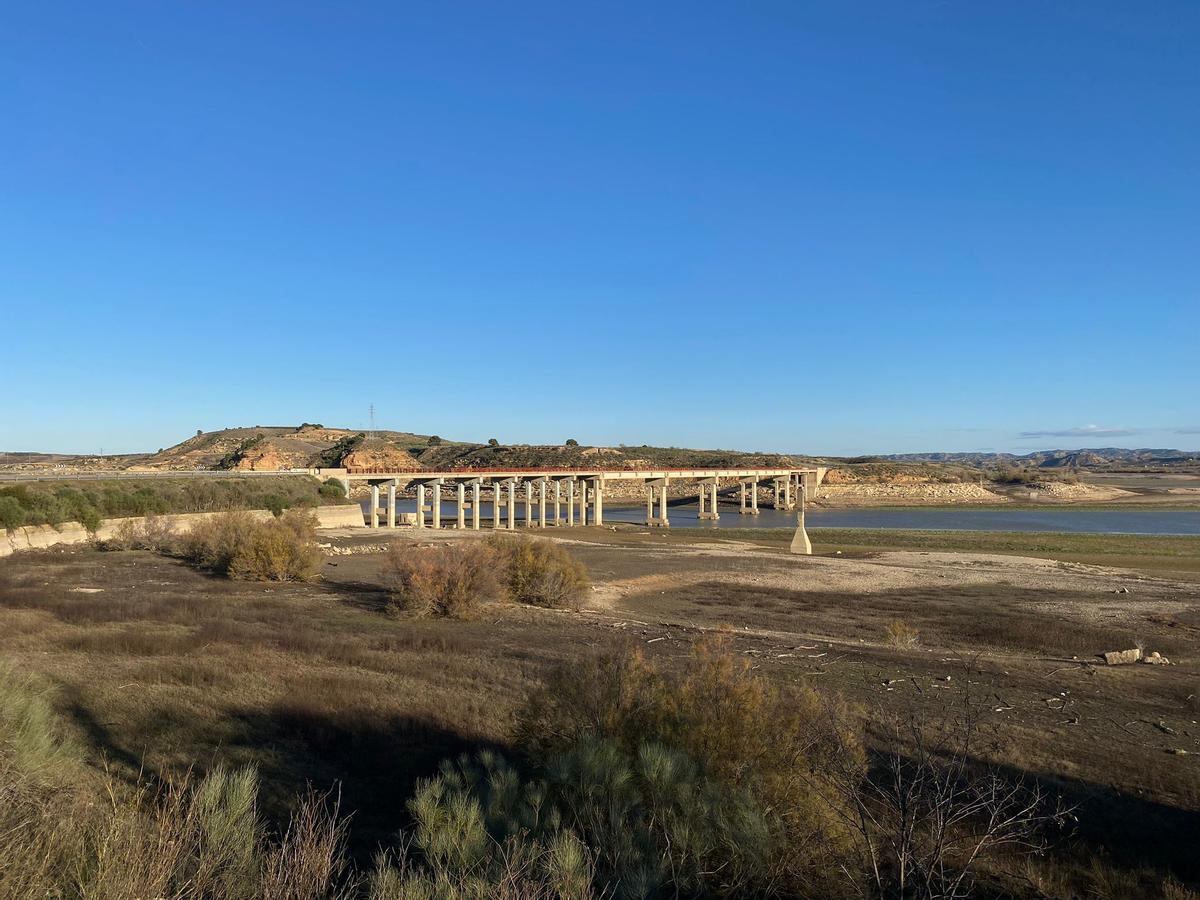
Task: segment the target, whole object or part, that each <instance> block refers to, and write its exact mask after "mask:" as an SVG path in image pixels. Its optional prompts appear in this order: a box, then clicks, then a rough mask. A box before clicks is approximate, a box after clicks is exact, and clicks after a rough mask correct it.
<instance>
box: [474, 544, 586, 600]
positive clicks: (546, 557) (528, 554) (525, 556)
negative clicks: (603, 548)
mask: <svg viewBox="0 0 1200 900" xmlns="http://www.w3.org/2000/svg"><path fill="white" fill-rule="evenodd" d="M488 543H489V544H490V545H491V546H493V547H494V548H496V550H497V551H498V553H499V556H500V560H501V561H502V563H503V566H504V572H505V581H506V583H507V586H508V592H509V597H510V598H511V599H513V600H516V601H517V602H518V603H529V604H532V605H533V606H548V607H552V608H555V609H563V608H565V607H569V606H574V605H576V604H578V602H579V601H580V600H582V599H583V597H584V595H585V593H586V592H587V589H588V587H589V581H588V577H587V569H585V568H584V566H583V563H581V562H580V561H579V560H577V559H575V557H573V556H571V554H570V553H568V552H567V550H566V549H565V548H563V547H561V546H559V545H558V544H555V543H553V542H552V541H535V540H530V539H528V538H512V537H502V536H499V535H497V536H495V537H492V538H489V539H488Z"/></svg>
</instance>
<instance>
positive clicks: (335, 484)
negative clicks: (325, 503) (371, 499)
mask: <svg viewBox="0 0 1200 900" xmlns="http://www.w3.org/2000/svg"><path fill="white" fill-rule="evenodd" d="M317 492H318V493H319V494H320V495H321V496H322V497H324V498H326V499H327V500H344V499H345V497H346V486H345V485H344V484H342V483H341V482H340V481H338V480H337V479H336V478H327V479H325V481H324V482H323V483H322V484H321V486H320V487H319V488H317Z"/></svg>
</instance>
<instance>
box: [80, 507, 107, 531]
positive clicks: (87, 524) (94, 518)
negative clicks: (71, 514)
mask: <svg viewBox="0 0 1200 900" xmlns="http://www.w3.org/2000/svg"><path fill="white" fill-rule="evenodd" d="M75 521H76V522H78V523H79V524H80V525H82V526H83V527H84V528H86V529H87V530H88V532H90V533H91V534H93V535H94V534H95V533H96V532H97V531H98V530H99V529H100V526H101V524H103V522H104V517H103V516H101V515H100V510H98V509H96V507H94V506H92V505H91V504H89V503H85V504H81V505H80V506H78V507H77V508H76V510H75Z"/></svg>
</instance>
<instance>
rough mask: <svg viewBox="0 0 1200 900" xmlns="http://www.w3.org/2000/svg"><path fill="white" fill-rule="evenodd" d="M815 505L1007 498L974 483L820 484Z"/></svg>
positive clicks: (940, 502) (911, 504)
mask: <svg viewBox="0 0 1200 900" xmlns="http://www.w3.org/2000/svg"><path fill="white" fill-rule="evenodd" d="M812 502H813V505H815V506H889V505H891V506H914V505H915V506H919V505H922V504H931V505H932V504H948V503H1007V502H1009V500H1008V498H1007V497H1005V496H1003V495H1001V494H998V493H996V492H995V491H990V490H988V489H987V488H985V487H982V486H980V485H978V484H974V483H971V484H967V483H962V482H959V483H944V482H925V483H920V482H918V483H911V482H906V483H902V484H823V485H821V486H820V487H819V488H817V490H816V496H814V497H813V498H812Z"/></svg>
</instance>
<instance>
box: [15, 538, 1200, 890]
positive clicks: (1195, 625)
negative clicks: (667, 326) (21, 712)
mask: <svg viewBox="0 0 1200 900" xmlns="http://www.w3.org/2000/svg"><path fill="white" fill-rule="evenodd" d="M551 536H552V537H553V535H551ZM785 537H786V535H782V534H775V533H773V532H766V533H761V534H752V533H750V532H749V531H740V532H738V531H730V532H724V533H723V536H719V537H714V536H713V535H712V534H710V533H702V532H692V533H691V534H683V533H681V532H673V533H662V532H647V531H645V530H644V529H634V528H623V529H620V530H617V531H613V530H609V529H598V528H587V529H574V530H572V531H570V532H564V537H563V538H561V540H563V541H564V543H566V544H567V545H568V546H569V547H570V549H571V550H572V552H574V553H576V554H577V555H578V556H579V558H580V559H582V560H583V561H584V562H585V564H586V565H587V567H588V570H589V572H590V574H591V577H592V579H593V584H594V588H593V590H592V592H591V595H590V598H589V599H588V601H587V602H586V603H585V604H584V605H583V606H582V607H581V608H580V609H578V610H571V611H548V610H538V609H529V608H517V607H505V608H497V609H495V610H494V611H492V612H489V613H488V614H487V615H486V616H485V617H484V618H483V619H479V620H475V621H468V622H458V621H429V620H414V619H408V618H404V617H396V616H393V615H389V614H387V613H386V612H385V611H384V607H385V605H386V600H387V593H386V589H385V588H384V566H385V558H384V554H382V553H381V552H379V550H380V548H381V546H382V544H384V543H385V542H386V541H387V540H389V539H390V538H386V537H384V536H381V535H378V534H365V533H363V532H362V531H361V530H356V531H350V530H347V531H342V532H337V531H332V532H326V533H324V535H323V537H322V541H323V543H325V544H327V545H328V546H327V548H326V553H327V557H326V561H325V566H324V567H323V568H324V574H323V578H322V579H321V580H320V581H318V582H316V583H313V584H306V585H283V586H281V585H262V584H245V583H236V582H229V581H225V580H222V579H216V578H211V577H208V576H205V575H202V574H199V573H197V572H195V571H193V570H191V569H189V568H187V567H186V566H184V565H183V564H181V563H180V562H178V561H176V560H172V559H167V558H163V557H158V556H154V555H152V554H148V553H141V552H132V553H100V552H97V551H94V550H90V549H69V550H68V549H64V550H58V551H43V552H32V553H25V554H19V555H17V556H14V557H12V558H9V559H7V560H5V561H3V562H0V655H2V656H3V657H4V658H5V659H6V660H8V661H9V662H10V663H12V664H15V665H18V666H20V667H23V668H28V669H31V670H35V671H37V672H40V673H42V674H44V675H46V676H48V677H49V678H50V679H51V680H53V681H54V682H56V683H57V684H59V685H60V686H61V688H62V701H61V702H62V705H63V706H64V708H65V711H67V712H68V713H69V714H70V715H71V717H72V718H73V720H74V721H76V722H77V723H78V728H79V732H80V736H81V737H82V738H83V739H85V740H86V741H88V742H89V743H90V744H91V745H93V746H94V747H95V748H96V749H97V750H98V751H102V752H103V753H104V754H105V756H106V757H107V758H108V759H109V760H110V763H112V764H113V765H115V766H117V767H118V768H119V769H123V770H124V771H127V772H130V773H132V772H134V771H136V770H137V769H138V768H139V767H142V766H145V767H147V768H148V769H149V770H150V771H161V770H178V769H181V768H185V767H187V766H192V765H196V766H200V767H201V768H204V767H207V766H209V765H211V764H212V763H213V762H215V761H217V760H225V761H228V762H233V763H237V762H255V763H257V764H258V765H259V766H260V767H261V768H262V770H263V773H264V777H265V779H266V781H267V783H268V785H269V793H268V801H269V802H268V805H269V807H270V809H269V812H275V811H277V810H276V809H275V806H273V805H272V804H276V805H282V804H283V803H284V802H285V798H287V797H289V796H291V795H292V794H293V793H294V791H295V790H297V789H299V788H302V787H303V785H304V784H305V783H306V782H312V783H314V784H317V785H322V786H328V785H331V784H333V783H334V782H340V783H341V784H342V785H343V790H344V795H343V797H344V803H345V804H346V806H347V807H348V808H351V809H354V810H356V814H355V818H354V824H353V828H354V833H353V837H354V846H355V848H356V850H358V851H359V852H360V853H361V854H362V855H363V856H364V857H365V856H367V855H369V853H370V851H371V850H372V848H373V847H374V846H375V843H376V842H377V841H378V840H379V839H381V838H382V837H383V836H385V835H387V834H390V833H392V832H393V831H394V830H395V829H396V828H398V827H400V826H401V825H402V824H403V823H404V817H405V814H404V805H403V804H404V799H405V798H406V797H407V796H408V794H409V792H410V790H411V787H412V783H413V781H414V779H415V778H417V777H420V776H423V775H427V774H429V773H431V772H432V771H433V770H434V768H435V767H436V763H437V761H438V760H439V759H440V758H442V757H444V756H447V755H450V754H453V753H456V752H459V751H461V750H463V749H466V748H469V747H473V746H479V745H489V746H498V747H501V748H503V746H504V745H505V742H506V741H507V738H508V733H509V727H510V724H511V716H512V713H513V711H514V709H515V708H516V707H517V706H518V705H519V704H520V703H521V702H522V698H523V697H524V696H525V694H526V692H527V691H528V690H529V688H530V687H531V686H533V685H534V684H536V683H537V682H538V681H539V680H540V679H541V678H542V677H543V676H544V675H545V674H546V672H547V671H548V670H549V668H550V667H551V666H553V665H556V664H560V663H563V662H566V663H569V662H570V661H571V660H573V659H577V658H579V656H580V655H582V654H586V653H590V652H594V651H596V650H601V649H604V648H611V647H616V646H621V645H627V644H634V645H637V646H640V647H642V648H643V649H644V650H645V651H646V652H647V653H650V654H653V655H655V656H657V657H662V658H666V659H670V658H681V657H683V656H684V655H686V654H689V653H690V652H691V650H692V647H693V646H694V644H695V643H696V641H698V640H700V639H702V638H704V637H705V636H707V635H711V634H713V633H717V632H721V633H725V634H726V635H728V639H729V640H730V641H731V642H732V645H733V647H734V649H735V650H736V652H738V653H739V654H741V655H744V656H745V657H746V658H747V659H748V660H751V661H752V664H753V665H754V666H755V667H756V668H757V669H758V670H759V671H761V672H763V673H765V674H767V675H770V676H771V677H774V678H778V679H781V680H785V681H793V682H802V683H807V684H812V685H814V686H817V687H819V688H821V689H823V690H828V691H833V692H838V693H841V694H843V695H844V696H846V697H847V698H848V699H850V700H851V701H852V702H853V703H854V704H855V705H856V706H857V708H858V709H859V710H860V711H861V712H862V714H863V716H864V720H865V721H866V722H867V724H868V730H869V733H870V735H871V740H872V742H873V744H874V746H876V747H877V748H881V749H883V748H887V747H888V746H891V745H893V744H894V739H895V733H894V731H893V726H894V725H896V724H897V723H899V722H902V721H903V720H905V719H906V718H908V717H909V716H911V715H914V714H915V715H919V716H921V717H923V718H924V719H926V720H927V721H939V722H946V721H954V720H956V719H961V718H962V717H963V716H965V715H968V713H967V711H968V710H970V713H969V715H970V717H971V718H973V719H974V720H975V721H976V723H977V725H978V729H979V731H978V735H979V739H978V742H977V743H976V745H975V750H974V752H976V753H977V754H978V756H979V757H980V758H981V759H983V760H986V761H989V762H992V763H995V764H997V765H1000V766H1002V767H1005V768H1006V769H1007V770H1009V771H1010V772H1011V773H1012V774H1014V775H1032V776H1037V777H1040V778H1044V779H1047V780H1049V781H1050V783H1052V784H1053V785H1054V786H1055V787H1056V789H1058V790H1060V791H1061V792H1062V793H1063V795H1064V797H1065V798H1066V799H1067V800H1068V801H1069V802H1071V803H1077V804H1079V805H1080V812H1079V817H1080V824H1079V831H1078V834H1077V835H1076V837H1075V838H1074V839H1073V842H1074V843H1073V845H1072V846H1075V847H1076V848H1077V849H1078V852H1079V853H1081V854H1084V855H1087V854H1090V853H1093V852H1098V851H1100V850H1103V853H1104V854H1106V858H1107V859H1108V860H1110V861H1111V862H1112V864H1114V865H1116V866H1118V867H1121V868H1126V869H1136V868H1139V867H1142V866H1151V867H1160V866H1163V865H1172V866H1174V867H1176V869H1177V870H1178V871H1180V872H1181V873H1190V877H1193V878H1194V877H1198V876H1200V872H1196V871H1195V867H1196V865H1197V863H1196V860H1195V859H1193V858H1192V854H1191V853H1190V851H1187V850H1186V848H1187V847H1188V846H1195V840H1196V838H1197V836H1198V835H1197V833H1196V832H1197V822H1198V821H1200V725H1198V724H1197V721H1198V720H1200V701H1198V699H1197V693H1198V690H1200V684H1198V682H1200V654H1198V652H1197V651H1198V648H1200V590H1198V588H1197V584H1196V583H1195V581H1194V580H1191V579H1190V578H1189V576H1190V574H1191V573H1190V572H1188V571H1187V568H1188V565H1190V564H1191V563H1192V562H1193V560H1192V559H1191V558H1190V557H1189V555H1188V551H1187V548H1188V547H1190V546H1191V545H1190V544H1188V543H1187V541H1188V540H1191V539H1163V542H1162V543H1155V539H1142V540H1141V541H1140V542H1135V544H1132V545H1130V546H1132V547H1134V548H1135V549H1136V550H1138V552H1137V553H1130V554H1127V555H1126V556H1124V557H1121V561H1122V563H1124V565H1123V566H1120V567H1110V566H1105V565H1102V564H1099V563H1102V562H1103V561H1104V559H1105V558H1106V557H1105V554H1104V553H1103V552H1100V549H1097V548H1103V547H1106V546H1107V545H1106V544H1105V543H1104V541H1103V540H1098V539H1093V538H1087V539H1086V540H1087V541H1089V543H1086V544H1082V543H1081V544H1080V545H1079V546H1080V547H1086V548H1089V549H1090V552H1088V553H1082V552H1081V553H1076V554H1074V555H1072V554H1071V553H1062V554H1057V556H1058V557H1059V558H1054V557H1055V556H1056V554H1055V553H1054V552H1053V551H1042V552H1040V553H1039V554H1038V556H1021V555H1017V552H1016V551H1014V549H1013V547H1012V546H1010V545H1001V544H999V541H1000V538H994V539H992V540H993V541H994V542H995V543H996V546H1001V547H1003V549H1002V550H1001V551H1000V552H969V551H959V552H941V551H939V550H937V549H932V548H929V547H925V546H922V545H921V543H920V542H919V541H914V540H913V539H911V538H910V542H913V543H915V546H909V547H906V548H903V549H889V548H887V547H884V546H875V547H864V546H851V545H849V544H847V545H844V546H841V547H839V548H837V549H840V550H841V553H840V555H839V554H838V553H837V550H836V549H835V548H833V547H832V546H830V545H827V544H825V545H823V544H822V541H821V540H820V539H818V540H817V549H818V555H816V556H813V557H794V556H790V555H788V554H787V553H786V552H783V548H784V546H785V542H784V539H785ZM399 539H400V540H420V541H425V542H430V541H461V540H475V539H477V536H475V535H471V534H469V533H466V534H461V535H459V534H456V533H454V532H452V531H445V532H442V533H439V534H433V533H431V532H424V533H421V534H419V535H413V534H412V533H411V532H409V533H408V534H406V535H402V536H401V537H400V538H399ZM889 539H890V540H892V541H895V542H898V543H901V544H902V543H903V541H904V540H905V536H904V535H893V536H891V538H889ZM955 539H956V540H959V541H962V540H964V538H963V537H962V536H957V537H956V538H955ZM862 540H866V539H865V538H863V539H862ZM881 540H886V539H881ZM1011 540H1013V541H1019V540H1026V541H1034V540H1041V541H1045V540H1046V538H1045V536H1030V537H1028V538H1023V539H1021V538H1016V537H1012V538H1011ZM1064 540H1065V539H1064ZM1084 540H1085V539H1083V538H1080V541H1084ZM1181 541H1182V542H1183V543H1180V542H1181ZM1195 542H1196V547H1197V549H1200V539H1195ZM1155 548H1159V552H1157V553H1155V552H1151V551H1152V550H1154V549H1155ZM1181 548H1183V549H1182V551H1181ZM822 550H826V551H827V553H826V554H824V555H822ZM1176 558H1178V559H1180V560H1181V562H1180V563H1179V565H1180V567H1181V568H1180V570H1179V571H1178V572H1176V571H1175V570H1173V569H1171V568H1170V566H1171V565H1173V563H1172V562H1171V561H1172V560H1174V559H1176ZM1164 560H1165V561H1166V562H1164ZM1139 561H1140V562H1139ZM1130 563H1132V564H1130ZM1143 563H1144V564H1143ZM897 620H899V621H902V622H904V623H905V624H906V625H907V626H908V627H909V628H910V629H915V630H916V631H917V633H918V634H919V641H918V643H917V644H916V645H915V646H910V647H901V646H895V645H893V643H891V642H890V640H889V637H888V633H887V626H888V625H889V623H892V622H895V621H897ZM1134 646H1142V647H1144V648H1145V650H1146V651H1148V652H1149V651H1158V652H1160V653H1161V654H1162V655H1164V656H1166V657H1168V658H1169V659H1170V660H1171V665H1169V666H1161V667H1159V666H1150V665H1145V664H1134V665H1127V666H1106V665H1104V663H1103V661H1102V660H1101V659H1099V658H1098V654H1101V653H1103V652H1104V651H1108V650H1116V649H1127V648H1131V647H1134Z"/></svg>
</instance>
